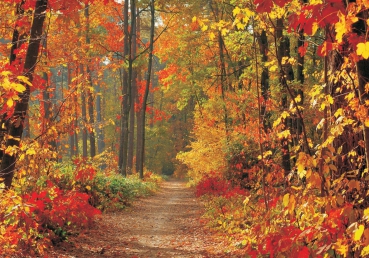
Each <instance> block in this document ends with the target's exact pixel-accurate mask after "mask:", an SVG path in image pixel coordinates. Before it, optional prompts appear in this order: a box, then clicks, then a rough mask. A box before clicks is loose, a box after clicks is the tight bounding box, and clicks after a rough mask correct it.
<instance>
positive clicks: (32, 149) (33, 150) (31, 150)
mask: <svg viewBox="0 0 369 258" xmlns="http://www.w3.org/2000/svg"><path fill="white" fill-rule="evenodd" d="M34 154H36V151H35V149H34V148H30V149H28V150H27V151H26V155H34Z"/></svg>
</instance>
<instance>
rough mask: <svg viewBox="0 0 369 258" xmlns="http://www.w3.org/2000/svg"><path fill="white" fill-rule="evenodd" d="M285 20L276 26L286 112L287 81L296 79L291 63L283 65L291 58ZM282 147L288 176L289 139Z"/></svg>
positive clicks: (286, 123)
mask: <svg viewBox="0 0 369 258" xmlns="http://www.w3.org/2000/svg"><path fill="white" fill-rule="evenodd" d="M283 28H284V25H283V19H277V26H276V39H277V42H278V43H279V45H278V50H277V58H278V63H279V64H280V66H281V67H280V69H281V70H282V71H281V77H280V83H281V85H282V87H283V89H282V99H281V101H282V108H283V110H284V111H286V110H287V109H288V98H287V96H288V92H287V91H288V89H286V85H285V83H283V82H284V81H285V80H287V81H292V80H293V79H294V75H293V70H292V65H291V64H289V63H286V64H282V59H283V57H290V40H289V38H288V37H287V36H283ZM283 77H284V78H283ZM284 125H285V130H287V128H289V123H288V119H285V121H284ZM281 145H282V168H283V169H284V171H285V175H288V174H289V173H290V171H291V156H290V148H289V142H288V139H286V138H284V139H282V140H281Z"/></svg>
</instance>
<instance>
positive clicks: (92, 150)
mask: <svg viewBox="0 0 369 258" xmlns="http://www.w3.org/2000/svg"><path fill="white" fill-rule="evenodd" d="M84 14H85V18H86V44H87V45H89V44H90V41H91V40H90V36H89V33H90V5H88V4H86V7H85V13H84ZM88 62H90V58H88ZM86 73H87V82H88V90H87V106H88V116H89V120H88V124H89V136H90V156H91V158H93V157H95V156H96V138H95V131H94V124H95V117H94V97H93V90H92V89H93V88H92V74H91V70H90V68H89V64H87V65H86Z"/></svg>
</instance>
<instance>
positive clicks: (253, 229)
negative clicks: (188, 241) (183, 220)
mask: <svg viewBox="0 0 369 258" xmlns="http://www.w3.org/2000/svg"><path fill="white" fill-rule="evenodd" d="M368 8H369V2H368V1H366V0H356V1H344V0H311V1H307V0H306V1H299V0H284V1H283V0H282V1H281V0H274V1H261V0H254V1H252V0H239V1H235V0H226V1H220V0H200V1H195V0H193V1H192V0H189V1H176V0H170V1H161V0H151V1H148V0H147V1H145V0H142V1H138V0H125V1H113V0H110V1H109V0H94V1H92V0H91V1H88V0H85V1H77V0H65V1H60V0H6V1H2V2H1V3H0V10H1V11H0V12H1V14H0V23H1V26H0V33H1V44H0V53H1V54H0V62H1V65H0V83H1V88H0V90H1V95H0V103H1V115H2V117H1V134H0V139H1V152H0V158H1V168H0V169H1V170H0V176H1V178H2V179H3V182H4V185H3V191H2V193H1V195H2V198H1V201H0V206H1V209H0V232H1V236H0V243H1V246H4V249H3V250H2V251H0V253H1V252H3V253H1V254H6V255H12V254H15V253H17V254H25V253H28V254H42V253H44V249H45V248H48V247H50V246H51V245H52V244H53V243H56V242H58V241H62V240H64V239H65V238H66V236H67V234H68V233H70V232H74V231H76V230H77V228H80V227H82V226H85V227H88V226H89V225H90V224H91V223H92V221H93V217H94V216H95V215H96V214H98V213H99V212H100V211H101V210H103V211H108V210H116V209H121V208H123V207H124V206H125V205H127V203H128V202H129V201H130V200H131V199H132V198H133V197H134V196H140V195H142V194H147V193H149V192H150V191H152V190H153V189H155V187H156V186H157V184H158V182H159V181H160V180H161V179H160V177H159V176H157V175H159V174H163V175H172V174H174V175H176V176H179V177H188V178H189V180H190V183H191V184H192V185H196V186H197V194H198V195H199V196H202V200H203V201H204V202H205V204H206V209H207V213H206V215H205V216H207V218H208V219H209V224H210V225H211V226H213V227H216V228H218V229H219V230H220V231H221V232H223V233H224V234H225V235H226V236H227V237H228V238H229V241H230V244H234V245H237V246H238V247H239V248H240V249H243V250H244V253H245V255H249V256H251V257H261V256H270V257H274V256H283V257H284V256H286V257H359V256H360V257H365V256H367V255H368V254H369V227H368V216H369V203H368V196H367V195H368V190H369V189H368V180H369V175H368V169H367V164H369V152H368V149H369V139H368V137H369V116H368V106H369V102H368V101H369V100H368V97H369V95H368V94H369V93H368V92H369V86H368V85H369V84H368V81H369V60H368V58H369V42H367V37H368V25H369V19H368V18H369V15H368V14H369V13H368ZM144 172H145V173H144Z"/></svg>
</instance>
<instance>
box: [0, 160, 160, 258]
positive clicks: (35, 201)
mask: <svg viewBox="0 0 369 258" xmlns="http://www.w3.org/2000/svg"><path fill="white" fill-rule="evenodd" d="M105 155H109V154H108V153H106V154H105ZM45 157H46V158H45V160H44V161H45V162H44V163H43V162H40V161H39V163H38V164H40V165H39V166H37V167H36V166H34V165H32V164H34V160H33V159H32V157H28V158H26V159H24V160H21V161H22V163H21V165H22V166H21V167H20V168H19V172H18V173H17V178H15V180H14V181H13V182H14V187H13V188H12V189H10V190H7V191H4V190H3V191H2V192H1V193H0V195H1V200H0V246H1V248H0V256H1V257H3V256H4V257H6V256H9V257H12V256H20V257H23V256H31V257H34V256H42V255H44V253H45V250H46V249H50V248H51V247H52V245H53V244H56V243H58V242H60V241H65V240H67V239H68V236H69V235H71V234H78V232H80V230H83V229H87V228H89V227H91V226H92V225H93V223H94V220H95V218H96V217H97V216H99V215H100V214H101V212H111V211H119V210H122V209H124V208H125V207H126V206H127V205H130V203H131V202H132V201H133V200H134V199H135V198H137V197H142V196H147V195H150V194H152V193H153V192H154V191H155V190H157V188H158V187H159V184H160V182H161V180H162V179H161V177H160V176H158V175H155V174H153V173H151V172H146V173H145V178H144V180H140V179H139V178H138V176H137V175H130V176H128V177H123V176H122V175H120V174H118V173H117V172H116V169H115V164H108V165H106V164H105V165H104V164H102V163H101V162H99V159H96V160H83V159H76V160H74V162H73V163H65V162H64V163H56V162H55V161H52V160H48V159H47V155H45ZM98 158H100V160H101V156H100V157H98ZM105 158H106V157H105ZM106 160H107V158H106ZM27 167H28V169H26V168H27Z"/></svg>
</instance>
